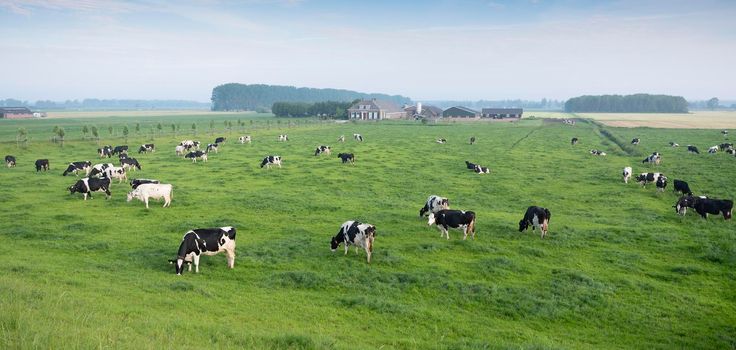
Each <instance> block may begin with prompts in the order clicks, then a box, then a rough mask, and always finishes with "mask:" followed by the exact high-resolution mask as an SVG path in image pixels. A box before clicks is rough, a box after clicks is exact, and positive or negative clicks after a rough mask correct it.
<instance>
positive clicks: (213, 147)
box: [204, 143, 220, 153]
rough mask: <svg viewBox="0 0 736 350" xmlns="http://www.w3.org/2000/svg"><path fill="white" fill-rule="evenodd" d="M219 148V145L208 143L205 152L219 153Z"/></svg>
mask: <svg viewBox="0 0 736 350" xmlns="http://www.w3.org/2000/svg"><path fill="white" fill-rule="evenodd" d="M219 147H220V144H219V143H208V144H207V148H206V149H205V150H204V151H205V152H207V153H209V152H210V151H215V153H217V149H218V148H219Z"/></svg>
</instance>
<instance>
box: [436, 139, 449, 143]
mask: <svg viewBox="0 0 736 350" xmlns="http://www.w3.org/2000/svg"><path fill="white" fill-rule="evenodd" d="M435 142H437V143H447V140H446V139H437V141H435Z"/></svg>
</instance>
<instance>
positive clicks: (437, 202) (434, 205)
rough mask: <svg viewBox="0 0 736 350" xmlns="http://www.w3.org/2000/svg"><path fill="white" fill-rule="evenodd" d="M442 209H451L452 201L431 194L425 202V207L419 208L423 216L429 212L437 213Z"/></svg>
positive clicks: (420, 215) (420, 214)
mask: <svg viewBox="0 0 736 350" xmlns="http://www.w3.org/2000/svg"><path fill="white" fill-rule="evenodd" d="M442 209H450V201H449V200H447V198H445V197H440V196H435V195H431V196H429V198H427V202H426V203H424V207H422V209H419V217H423V216H424V215H426V214H427V213H436V212H438V211H440V210H442Z"/></svg>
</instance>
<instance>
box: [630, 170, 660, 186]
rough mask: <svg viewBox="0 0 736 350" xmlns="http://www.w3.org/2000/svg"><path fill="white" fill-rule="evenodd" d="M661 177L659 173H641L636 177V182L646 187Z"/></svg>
mask: <svg viewBox="0 0 736 350" xmlns="http://www.w3.org/2000/svg"><path fill="white" fill-rule="evenodd" d="M661 175H663V174H660V173H641V174H640V175H639V176H637V177H636V181H637V182H639V183H640V184H641V185H642V186H646V185H647V184H648V183H650V182H656V181H657V179H659V177H660V176H661Z"/></svg>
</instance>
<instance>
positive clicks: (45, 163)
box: [36, 159, 50, 172]
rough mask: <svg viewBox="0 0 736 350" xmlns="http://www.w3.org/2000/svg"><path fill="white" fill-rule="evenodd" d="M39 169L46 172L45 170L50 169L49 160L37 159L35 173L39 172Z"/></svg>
mask: <svg viewBox="0 0 736 350" xmlns="http://www.w3.org/2000/svg"><path fill="white" fill-rule="evenodd" d="M41 169H43V171H47V170H49V169H50V166H49V160H48V159H38V160H36V172H39V171H41Z"/></svg>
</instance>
